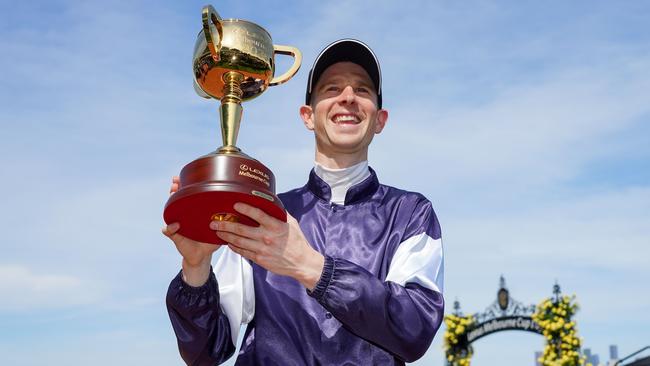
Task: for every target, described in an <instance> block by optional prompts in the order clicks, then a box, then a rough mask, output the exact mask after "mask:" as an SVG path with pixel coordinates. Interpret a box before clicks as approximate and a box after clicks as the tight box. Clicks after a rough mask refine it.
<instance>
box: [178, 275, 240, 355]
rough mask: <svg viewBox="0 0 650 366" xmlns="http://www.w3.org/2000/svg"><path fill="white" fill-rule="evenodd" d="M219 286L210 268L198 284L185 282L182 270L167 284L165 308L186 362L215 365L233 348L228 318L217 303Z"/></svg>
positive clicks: (231, 352) (231, 351)
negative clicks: (198, 285) (193, 284)
mask: <svg viewBox="0 0 650 366" xmlns="http://www.w3.org/2000/svg"><path fill="white" fill-rule="evenodd" d="M218 288H219V287H218V285H217V279H216V278H215V276H214V273H212V270H210V278H209V279H208V281H207V282H206V283H205V284H204V285H203V286H201V287H192V286H190V285H188V284H187V283H185V282H184V281H183V279H182V272H181V273H179V274H178V275H177V276H176V277H175V278H174V279H173V280H172V282H171V284H170V285H169V290H168V291H167V312H168V313H169V319H170V320H171V323H172V327H173V328H174V333H176V339H177V341H178V349H179V351H180V354H181V357H182V358H183V360H184V361H185V363H186V364H188V365H192V366H203V365H217V364H220V363H222V362H224V361H225V360H227V359H228V358H230V356H232V354H233V353H234V352H235V345H233V344H232V340H231V337H230V326H229V323H228V318H227V317H226V315H225V314H224V313H223V312H222V311H221V308H220V307H219V291H218Z"/></svg>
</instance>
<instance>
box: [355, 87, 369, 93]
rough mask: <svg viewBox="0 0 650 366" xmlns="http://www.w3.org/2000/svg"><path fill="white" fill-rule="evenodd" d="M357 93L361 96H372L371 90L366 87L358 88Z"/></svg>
mask: <svg viewBox="0 0 650 366" xmlns="http://www.w3.org/2000/svg"><path fill="white" fill-rule="evenodd" d="M355 91H356V92H357V93H360V94H370V89H368V88H366V87H360V88H356V89H355Z"/></svg>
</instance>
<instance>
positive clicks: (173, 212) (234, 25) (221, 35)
mask: <svg viewBox="0 0 650 366" xmlns="http://www.w3.org/2000/svg"><path fill="white" fill-rule="evenodd" d="M202 21H203V29H202V30H201V32H200V33H199V35H198V37H197V41H196V44H195V47H194V58H193V64H192V68H193V74H194V89H195V90H196V92H197V93H198V94H199V95H200V96H202V97H204V98H214V99H218V100H220V102H221V103H220V106H219V117H220V121H221V132H222V142H223V145H222V146H221V147H220V148H219V149H217V150H216V151H214V152H211V153H209V154H207V155H204V156H202V157H199V158H198V159H196V160H194V161H192V162H191V163H189V164H187V165H185V167H183V169H182V170H181V174H180V184H179V189H178V191H177V192H175V193H173V194H172V195H171V196H170V197H169V199H168V201H167V203H166V205H165V210H164V213H163V218H164V220H165V222H166V223H167V224H171V223H174V222H178V223H180V229H179V233H180V234H181V235H183V236H186V237H188V238H190V239H192V240H195V241H199V242H204V243H211V244H224V241H223V240H221V239H220V238H219V237H218V236H217V235H216V234H215V232H214V231H213V230H211V229H210V228H209V224H210V222H211V221H215V220H217V221H232V222H240V223H242V224H245V225H250V226H258V225H259V224H258V223H257V222H255V221H253V220H252V219H251V218H249V217H246V216H244V215H241V214H239V213H238V212H236V211H235V210H234V208H233V205H234V204H235V203H237V202H242V203H246V204H249V205H251V206H255V207H257V208H259V209H261V210H263V211H264V212H266V213H267V214H269V215H271V216H273V217H275V218H277V219H279V220H282V221H286V219H287V214H286V212H285V210H284V206H283V205H282V202H280V200H279V199H278V197H277V196H276V195H275V176H274V175H273V172H271V170H270V169H269V168H267V167H266V166H264V164H262V163H261V162H259V161H257V160H256V159H254V158H252V157H250V156H248V155H246V154H244V153H243V152H242V151H241V149H239V148H238V147H237V146H235V143H236V141H237V135H238V133H239V125H240V123H241V116H242V111H243V110H242V106H241V103H242V102H243V101H248V100H251V99H253V98H256V97H258V96H259V95H261V94H262V93H263V92H264V91H265V90H267V89H268V87H269V86H275V85H280V84H282V83H284V82H286V81H288V80H289V79H291V77H293V76H294V75H295V74H296V72H298V69H299V68H300V64H301V61H302V56H301V53H300V51H299V50H298V49H296V48H295V47H290V46H281V45H274V44H273V41H272V40H271V35H270V34H269V33H268V32H267V31H266V30H265V29H264V28H262V27H260V26H259V25H257V24H255V23H251V22H248V21H245V20H239V19H221V17H220V16H219V14H218V13H217V12H216V11H215V10H214V8H213V7H212V6H210V5H208V6H206V7H204V8H203V14H202ZM276 54H282V55H289V56H292V57H293V58H294V62H293V65H292V66H291V67H290V68H289V70H287V71H286V72H285V73H284V74H282V75H281V76H279V77H274V73H275V55H276Z"/></svg>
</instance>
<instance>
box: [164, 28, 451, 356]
mask: <svg viewBox="0 0 650 366" xmlns="http://www.w3.org/2000/svg"><path fill="white" fill-rule="evenodd" d="M381 106H382V94H381V71H380V68H379V63H378V61H377V59H376V57H375V54H374V53H373V52H372V50H370V48H369V47H368V46H366V45H365V44H363V43H362V42H359V41H356V40H351V39H345V40H339V41H337V42H334V43H332V44H331V45H329V46H327V47H326V48H325V49H324V50H323V51H322V52H321V53H320V55H319V56H318V57H317V59H316V61H315V62H314V65H313V67H312V70H311V71H310V75H309V81H308V85H307V93H306V99H305V105H304V106H302V107H301V108H300V116H301V118H302V120H303V121H304V124H305V126H306V127H307V128H308V129H309V130H311V131H314V136H315V141H316V158H315V160H316V164H315V167H314V169H313V170H312V171H311V173H310V175H309V180H308V182H307V184H306V185H305V186H304V187H302V188H298V189H295V190H292V191H289V192H287V193H284V194H280V195H279V197H280V199H281V200H282V202H283V204H284V206H285V208H286V210H287V213H288V219H287V222H286V223H285V222H282V221H279V220H277V219H275V218H273V217H271V216H269V215H266V214H265V213H264V212H262V211H260V210H258V209H256V208H254V207H251V206H248V205H245V204H236V205H235V207H234V208H235V210H237V211H238V212H240V213H241V214H242V215H246V216H249V217H251V218H252V219H254V220H255V221H256V222H258V223H259V224H260V226H259V227H249V226H245V225H242V224H238V223H231V222H212V223H211V224H210V228H211V229H213V230H215V235H218V236H219V237H220V238H222V239H223V240H225V241H226V242H228V243H230V244H228V248H225V249H222V251H224V252H223V253H222V256H221V257H220V258H219V261H218V262H217V263H216V264H215V268H214V274H213V272H212V271H211V267H210V263H211V258H212V253H213V252H214V251H215V250H217V249H218V247H217V246H215V245H210V244H203V243H197V242H193V241H191V240H189V239H187V238H184V237H182V236H181V235H180V234H177V233H176V231H177V230H178V228H179V226H178V224H171V225H169V226H168V227H166V228H165V229H163V232H164V233H165V235H167V236H169V237H170V238H171V239H172V240H173V241H174V243H175V244H176V247H177V248H178V250H179V252H180V253H181V255H182V256H183V266H182V267H183V268H182V271H181V273H179V275H178V276H177V277H176V278H175V279H174V280H173V281H172V283H171V285H170V287H169V292H168V294H167V306H168V311H169V315H170V319H171V321H172V325H173V327H174V331H175V333H176V336H177V338H178V345H179V349H180V352H181V356H182V357H183V359H184V360H185V362H186V363H187V364H188V365H214V364H216V363H221V362H223V361H224V360H226V359H228V358H229V357H230V356H231V355H232V353H233V352H234V351H235V344H236V342H237V337H238V332H239V328H240V325H241V324H248V327H247V329H246V333H245V335H244V340H243V344H242V346H241V350H240V353H239V356H238V358H237V364H241V365H251V364H255V365H343V364H345V365H402V364H404V362H405V361H406V362H411V361H414V360H416V359H418V358H420V357H421V356H422V355H423V354H424V353H425V352H426V350H427V349H428V347H429V345H430V344H431V341H432V339H433V336H434V335H435V333H436V331H437V330H438V328H439V327H440V323H441V321H442V317H443V297H442V281H443V262H442V245H441V239H440V226H439V224H438V221H437V218H436V216H435V213H434V211H433V209H432V207H431V203H430V202H429V201H428V200H427V199H426V198H424V197H423V196H422V195H420V194H418V193H412V192H406V191H403V190H399V189H396V188H392V187H388V186H385V185H382V184H380V183H379V181H378V179H377V175H376V174H375V172H374V171H373V170H372V169H371V168H369V167H368V162H367V160H368V146H369V145H370V143H371V141H372V139H373V137H374V135H375V134H378V133H380V132H381V131H382V129H383V128H384V126H385V125H386V122H387V119H388V112H387V111H386V110H384V109H381ZM177 189H178V182H177V181H175V182H174V183H173V185H172V191H176V190H177ZM215 275H216V276H215Z"/></svg>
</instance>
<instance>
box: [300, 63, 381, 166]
mask: <svg viewBox="0 0 650 366" xmlns="http://www.w3.org/2000/svg"><path fill="white" fill-rule="evenodd" d="M300 115H301V117H302V119H303V121H304V122H305V126H306V127H307V128H308V129H309V130H312V131H314V135H315V137H316V161H317V162H319V163H320V164H323V165H325V166H327V167H332V168H344V167H347V166H351V165H354V164H356V163H358V162H361V161H363V160H367V159H368V146H369V145H370V142H371V141H372V138H373V137H374V135H375V134H377V133H380V132H381V131H382V129H383V128H384V126H385V125H386V121H387V119H388V112H387V111H386V110H383V109H377V93H376V92H375V88H374V84H373V83H372V80H371V79H370V77H369V76H368V73H367V72H366V71H365V70H364V69H363V68H362V67H361V66H359V65H357V64H355V63H352V62H339V63H335V64H333V65H332V66H330V67H328V68H327V69H326V70H325V71H324V72H323V74H322V75H321V77H320V79H319V80H318V83H317V84H316V86H315V87H314V91H313V93H312V102H311V106H303V107H302V108H301V109H300Z"/></svg>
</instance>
